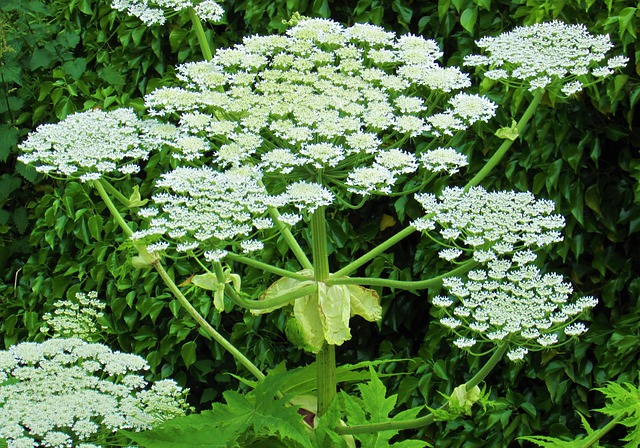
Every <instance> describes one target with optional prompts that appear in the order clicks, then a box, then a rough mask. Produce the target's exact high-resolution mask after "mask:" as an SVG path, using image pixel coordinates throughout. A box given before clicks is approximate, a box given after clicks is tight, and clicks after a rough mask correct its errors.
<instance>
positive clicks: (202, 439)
mask: <svg viewBox="0 0 640 448" xmlns="http://www.w3.org/2000/svg"><path fill="white" fill-rule="evenodd" d="M212 414H213V412H212V411H204V412H202V413H200V414H193V415H188V416H185V417H177V418H174V419H172V420H169V421H168V422H166V423H164V424H163V425H162V426H160V427H158V428H154V429H152V430H149V431H143V432H130V431H120V433H122V434H124V435H125V436H126V437H128V438H130V439H131V440H133V441H134V442H136V444H138V445H140V446H142V447H147V448H226V447H227V446H228V445H227V441H229V440H233V438H234V437H235V433H236V431H235V429H236V428H234V427H229V426H226V427H219V426H217V425H216V424H215V422H216V420H215V418H214V417H213V415H212Z"/></svg>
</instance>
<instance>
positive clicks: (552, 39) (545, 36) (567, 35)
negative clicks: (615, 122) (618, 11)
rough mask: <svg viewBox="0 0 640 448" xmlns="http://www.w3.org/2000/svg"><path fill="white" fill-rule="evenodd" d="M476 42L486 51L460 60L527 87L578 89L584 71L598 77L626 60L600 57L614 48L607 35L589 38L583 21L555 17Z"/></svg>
mask: <svg viewBox="0 0 640 448" xmlns="http://www.w3.org/2000/svg"><path fill="white" fill-rule="evenodd" d="M477 45H478V46H479V47H480V48H482V49H483V50H484V52H485V54H484V55H469V56H467V57H466V58H465V64H466V65H470V66H481V67H487V71H485V76H486V77H487V78H491V79H497V80H504V81H505V82H507V83H509V84H513V85H524V86H528V87H529V90H535V89H538V88H545V87H546V86H547V85H549V84H551V83H553V82H559V83H560V85H563V88H562V91H563V93H565V94H566V95H571V94H574V93H577V92H579V91H581V90H582V88H583V83H584V82H585V81H586V79H587V78H585V77H584V75H591V76H593V77H596V78H602V77H605V76H608V75H610V74H612V73H613V69H615V68H618V67H624V66H625V65H626V64H627V62H628V61H629V60H628V58H626V57H623V56H615V57H612V58H610V59H609V60H608V61H604V59H605V55H606V53H607V51H609V50H610V49H611V48H612V47H613V44H612V43H611V41H610V39H609V36H608V35H599V36H593V35H592V34H590V33H589V32H588V30H587V28H586V27H585V26H584V25H567V24H565V23H562V22H559V21H557V20H556V21H553V22H549V23H537V24H534V25H531V26H525V27H517V28H515V29H514V30H513V31H510V32H507V33H503V34H501V35H499V36H496V37H483V38H482V39H480V40H479V41H478V42H477Z"/></svg>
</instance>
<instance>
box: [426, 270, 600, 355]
mask: <svg viewBox="0 0 640 448" xmlns="http://www.w3.org/2000/svg"><path fill="white" fill-rule="evenodd" d="M467 277H468V279H467V281H464V280H463V279H461V278H458V277H449V278H445V279H444V281H443V285H444V287H445V288H446V289H447V291H448V293H449V296H448V297H444V296H437V297H434V298H433V300H432V303H433V305H434V306H436V307H440V308H442V309H443V310H444V311H445V313H446V317H443V318H441V319H440V323H441V324H442V325H444V326H445V327H448V328H450V329H451V330H453V331H454V332H455V334H457V335H458V336H459V337H458V339H457V340H456V341H454V345H456V346H457V347H458V348H463V349H468V348H470V347H473V346H474V345H475V344H476V343H479V342H496V341H504V342H508V343H510V344H512V345H514V346H516V348H515V349H512V350H511V351H510V352H509V353H508V354H507V356H508V357H509V359H511V360H512V361H515V360H520V359H523V357H524V356H525V355H526V354H527V353H528V351H529V349H531V348H533V349H536V348H540V347H549V346H552V345H555V344H557V343H558V342H559V336H558V334H559V333H560V332H561V331H562V330H564V333H565V335H567V336H570V337H572V336H578V335H580V334H582V333H584V332H586V331H587V327H586V326H585V325H584V324H583V323H581V322H577V323H573V321H574V320H575V319H576V317H577V316H578V315H579V314H580V313H582V312H583V311H585V310H587V309H589V308H593V307H594V306H595V305H596V304H597V303H598V301H597V299H595V298H593V297H581V298H578V299H577V300H575V301H570V300H569V296H570V295H571V294H572V292H573V286H572V285H571V284H570V283H567V282H564V281H563V279H562V276H561V275H559V274H555V273H551V274H545V275H541V273H540V271H539V269H538V268H537V267H535V266H534V265H531V264H522V265H518V264H517V263H511V262H510V261H507V260H494V261H490V262H489V263H488V266H487V269H477V270H473V271H470V272H469V273H468V274H467Z"/></svg>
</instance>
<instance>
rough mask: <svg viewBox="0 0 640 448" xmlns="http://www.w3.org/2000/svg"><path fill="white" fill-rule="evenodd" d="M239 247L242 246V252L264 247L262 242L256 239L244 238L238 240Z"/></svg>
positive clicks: (254, 250)
mask: <svg viewBox="0 0 640 448" xmlns="http://www.w3.org/2000/svg"><path fill="white" fill-rule="evenodd" d="M240 247H241V248H242V252H244V253H245V254H247V253H250V252H256V251H259V250H262V249H264V243H263V242H262V241H257V240H244V241H241V242H240Z"/></svg>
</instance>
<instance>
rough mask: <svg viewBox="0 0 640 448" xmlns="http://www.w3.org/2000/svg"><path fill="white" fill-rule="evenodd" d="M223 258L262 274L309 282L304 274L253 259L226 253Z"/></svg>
mask: <svg viewBox="0 0 640 448" xmlns="http://www.w3.org/2000/svg"><path fill="white" fill-rule="evenodd" d="M225 258H226V259H228V260H233V261H237V262H239V263H242V264H246V265H247V266H252V267H254V268H258V269H260V270H261V271H264V272H271V273H272V274H276V275H279V276H280V277H287V278H292V279H294V280H300V281H305V280H310V279H309V277H307V276H306V275H304V274H300V273H298V272H291V271H287V270H286V269H282V268H278V267H275V266H272V265H270V264H267V263H263V262H261V261H258V260H254V259H253V258H249V257H244V256H242V255H238V254H234V253H232V252H227V254H226V255H225Z"/></svg>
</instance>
